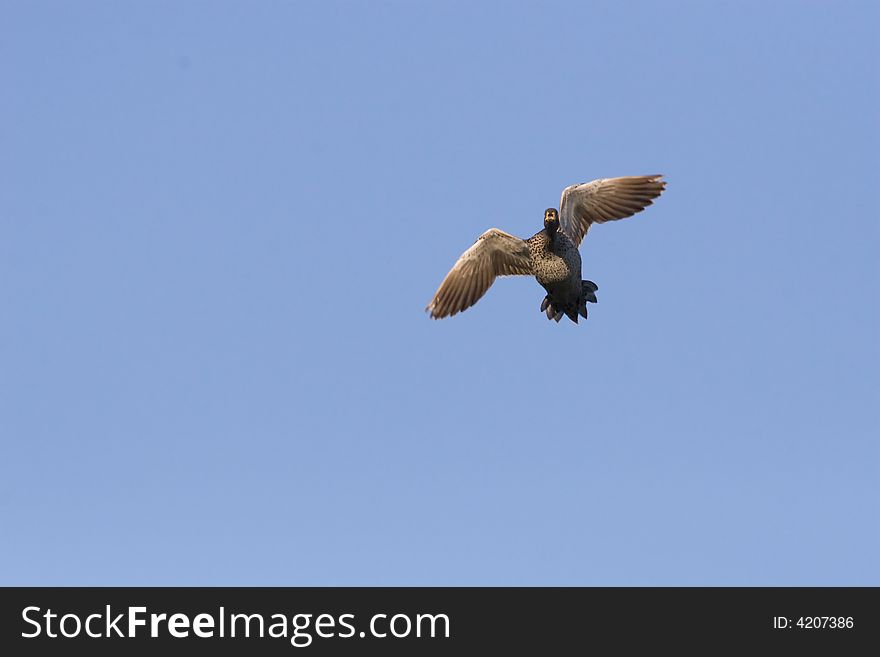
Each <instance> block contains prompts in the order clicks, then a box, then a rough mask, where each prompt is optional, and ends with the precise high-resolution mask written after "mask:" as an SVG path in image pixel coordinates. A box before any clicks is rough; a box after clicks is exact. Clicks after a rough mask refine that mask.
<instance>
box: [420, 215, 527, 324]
mask: <svg viewBox="0 0 880 657" xmlns="http://www.w3.org/2000/svg"><path fill="white" fill-rule="evenodd" d="M532 273H533V268H532V259H531V257H530V256H529V247H528V244H526V243H525V241H523V240H521V239H520V238H518V237H516V236H514V235H510V234H509V233H505V232H504V231H503V230H498V229H497V228H490V229H489V230H487V231H486V232H485V233H483V234H482V235H480V236H479V237H478V238H477V241H476V242H474V245H473V246H472V247H471V248H469V249H468V250H467V251H465V252H464V253H462V254H461V257H460V258H459V259H458V261H457V262H456V263H455V266H453V268H452V269H451V270H450V271H449V273H448V274H446V278H444V279H443V282H442V283H441V284H440V287H439V288H438V289H437V293H436V294H435V295H434V298H433V299H432V300H431V303H429V304H428V307H427V308H425V310H427V311H428V312H429V313H431V317H432V318H433V319H440V318H441V317H449V316H450V315H455V314H456V313H459V312H461V311H463V310H466V309H468V308H470V307H471V306H472V305H474V304H475V303H476V302H477V301H479V300H480V298H481V297H482V296H483V295H484V294H486V291H487V290H488V289H489V287H491V285H492V283H494V282H495V277H496V276H514V275H529V274H532Z"/></svg>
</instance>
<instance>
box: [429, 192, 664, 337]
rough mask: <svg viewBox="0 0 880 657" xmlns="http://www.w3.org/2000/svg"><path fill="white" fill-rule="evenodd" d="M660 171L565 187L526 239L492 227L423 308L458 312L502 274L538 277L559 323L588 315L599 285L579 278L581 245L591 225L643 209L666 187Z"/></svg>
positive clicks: (546, 308)
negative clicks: (658, 172) (652, 173)
mask: <svg viewBox="0 0 880 657" xmlns="http://www.w3.org/2000/svg"><path fill="white" fill-rule="evenodd" d="M662 178H663V176H662V175H656V176H625V177H622V178H600V179H599V180H594V181H592V182H588V183H581V184H578V185H570V186H568V187H566V188H565V189H564V190H562V198H560V199H559V210H558V211H557V210H556V208H547V210H545V211H544V228H543V229H542V230H540V231H539V232H537V233H535V234H534V235H532V236H531V237H530V238H529V239H527V240H523V239H520V238H519V237H516V236H514V235H511V234H509V233H505V232H504V231H503V230H499V229H498V228H490V229H489V230H487V231H486V232H485V233H483V234H482V235H480V236H479V237H478V238H477V241H476V242H474V245H473V246H472V247H471V248H469V249H468V250H467V251H465V252H464V253H462V254H461V257H460V258H459V259H458V261H457V262H456V263H455V266H453V268H452V269H451V270H450V271H449V273H448V274H446V278H444V279H443V282H442V283H441V284H440V287H439V288H438V289H437V293H436V294H435V295H434V298H433V299H432V300H431V303H429V304H428V307H427V308H426V309H425V310H426V311H427V312H429V313H430V314H431V317H432V318H433V319H441V318H443V317H449V316H451V315H455V314H456V313H460V312H462V311H463V310H467V309H468V308H470V307H471V306H473V305H474V304H475V303H476V302H477V301H479V300H480V298H482V296H483V295H484V294H486V291H487V290H488V289H489V288H490V287H491V286H492V283H494V282H495V278H496V277H498V276H534V277H535V279H537V281H538V283H540V284H541V285H542V286H543V288H544V289H545V290H547V296H545V297H544V300H543V301H542V302H541V311H542V312H545V313H547V318H548V319H554V320H556V321H557V322H558V321H559V320H560V319H562V316H563V315H565V316H566V317H568V318H569V319H570V320H571V321H573V322H574V323H575V324H577V321H578V315H580V316H581V317H583V318H584V319H586V318H587V302H588V301H589V302H591V303H596V290H598V289H599V287H598V286H597V285H596V284H595V283H593V282H592V281H585V280H581V255H580V253H578V247H579V246H580V243H581V240H583V239H584V236H585V235H586V234H587V231H588V230H589V229H590V226H591V225H592V224H601V223H605V222H606V221H616V220H617V219H623V218H625V217H631V216H632V215H634V214H635V213H636V212H641V211H642V210H644V209H645V208H646V207H648V206H649V205H651V203H653V199H655V198H657V197H658V196H660V194H661V193H662V192H663V190H664V188H665V187H666V182H665V181H664V180H663V179H662Z"/></svg>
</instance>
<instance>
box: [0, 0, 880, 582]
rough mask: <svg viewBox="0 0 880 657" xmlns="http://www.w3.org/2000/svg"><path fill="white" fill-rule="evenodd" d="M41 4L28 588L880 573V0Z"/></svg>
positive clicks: (1, 516) (1, 358) (25, 388)
mask: <svg viewBox="0 0 880 657" xmlns="http://www.w3.org/2000/svg"><path fill="white" fill-rule="evenodd" d="M0 14H2V28H0V80H2V87H3V90H4V91H3V94H2V101H0V179H2V181H3V182H2V185H0V307H2V313H0V527H2V539H0V583H2V584H7V585H9V584H18V585H52V584H54V585H160V584H163V585H307V584H308V585H422V584H432V585H515V584H526V585H808V584H812V585H831V584H840V585H843V584H848V585H853V584H856V585H858V584H872V585H880V560H878V556H877V555H878V554H880V443H878V436H880V413H878V408H880V376H878V372H880V341H878V335H880V313H878V308H877V284H878V282H880V259H878V246H880V235H878V220H877V217H878V210H877V202H878V201H877V191H878V189H880V129H878V123H877V120H878V116H880V83H878V73H877V61H880V46H878V42H877V33H878V27H880V6H878V4H877V3H876V2H800V1H798V2H766V1H760V2H717V3H716V2H713V3H707V2H702V1H695V2H662V3H661V2H616V1H608V2H592V3H588V2H577V3H543V2H542V3H538V2H530V3H502V4H496V3H488V2H481V3H471V2H444V3H440V2H366V1H364V2H346V3H340V2H317V1H315V2H280V1H278V2H255V3H250V2H247V3H246V2H243V1H238V2H214V1H211V2H208V1H207V0H203V1H200V2H195V1H192V2H170V1H165V2H125V3H118V2H110V1H109V0H107V1H105V2H91V1H87V0H84V1H82V2H75V3H62V2H45V1H44V2H24V1H14V2H4V3H3V6H2V10H0ZM650 173H663V174H665V175H666V178H667V180H668V182H669V186H668V188H667V191H666V193H665V194H664V195H663V197H662V198H661V199H659V201H658V202H657V203H656V204H655V205H654V206H652V207H651V208H649V209H648V210H647V211H646V212H644V213H642V214H640V215H637V216H636V217H635V218H633V219H629V220H626V221H622V222H618V223H613V224H606V225H603V226H598V227H595V228H594V229H593V230H592V231H591V233H590V235H589V236H588V237H587V239H586V240H585V242H584V244H583V246H582V249H581V252H582V254H583V256H584V271H583V273H584V277H585V278H590V279H592V280H594V281H596V282H597V283H598V284H599V288H600V290H599V294H598V296H599V303H598V304H597V305H596V306H591V308H590V310H591V313H590V319H589V321H587V322H581V323H580V324H579V325H574V324H572V323H570V322H568V321H567V320H564V321H563V322H562V323H560V324H556V323H554V322H548V321H547V319H546V318H545V317H544V316H543V315H542V314H541V313H540V312H539V310H538V308H539V305H540V302H541V300H542V299H543V297H544V291H543V290H542V289H541V288H540V286H539V285H538V284H537V283H536V282H535V281H534V280H533V279H528V278H515V279H502V280H500V281H498V282H496V284H495V285H494V287H493V288H492V289H491V290H490V291H489V293H488V294H487V296H486V297H484V299H483V300H482V301H480V303H479V304H477V305H476V306H475V307H474V308H472V309H470V310H468V311H467V312H465V313H464V314H462V315H458V316H456V317H454V318H451V319H447V320H443V321H439V322H435V321H432V320H430V319H429V318H428V317H427V316H426V315H425V313H424V312H423V309H424V307H425V305H426V304H427V302H428V301H429V300H430V298H431V296H432V294H433V293H434V291H435V289H436V287H437V285H438V284H439V283H440V281H441V280H442V278H443V276H444V275H445V274H446V272H447V271H448V270H449V268H450V267H451V266H452V264H453V263H454V262H455V259H456V258H457V257H458V256H459V254H460V253H461V252H462V251H464V250H465V249H466V248H467V247H469V246H470V245H471V244H472V242H473V241H474V239H475V238H476V237H477V236H478V235H479V234H480V233H482V232H483V231H484V230H486V229H487V228H490V227H492V226H497V227H499V228H502V229H504V230H506V231H508V232H511V233H514V234H517V235H520V236H524V237H527V236H529V235H531V234H532V233H534V232H535V231H537V230H538V229H539V228H540V227H541V219H542V217H543V211H544V209H545V208H546V207H549V206H555V205H557V204H558V199H559V194H560V191H561V190H562V188H563V187H565V186H566V185H569V184H571V183H575V182H583V181H587V180H591V179H593V178H599V177H611V176H618V175H633V174H650Z"/></svg>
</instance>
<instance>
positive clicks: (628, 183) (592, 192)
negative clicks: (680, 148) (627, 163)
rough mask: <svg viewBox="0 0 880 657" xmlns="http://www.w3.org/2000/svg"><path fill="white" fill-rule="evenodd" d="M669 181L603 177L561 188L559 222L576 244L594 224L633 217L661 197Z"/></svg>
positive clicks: (645, 178) (654, 178)
mask: <svg viewBox="0 0 880 657" xmlns="http://www.w3.org/2000/svg"><path fill="white" fill-rule="evenodd" d="M665 187H666V182H665V181H664V180H663V176H661V175H656V176H625V177H623V178H600V179H599V180H594V181H592V182H588V183H581V184H580V185H570V186H569V187H566V188H565V189H564V190H562V198H560V199H559V223H560V226H561V228H562V230H563V232H564V233H565V234H566V235H568V237H569V239H571V240H572V241H573V242H574V243H575V244H580V243H581V240H582V239H584V235H586V234H587V231H588V230H589V228H590V225H592V224H601V223H603V222H606V221H615V220H617V219H623V218H624V217H631V216H632V215H634V214H635V213H636V212H641V211H642V210H644V209H645V208H646V207H648V206H649V205H651V203H652V202H653V199H655V198H657V197H658V196H660V194H661V193H662V192H663V189H664V188H665Z"/></svg>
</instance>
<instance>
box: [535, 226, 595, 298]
mask: <svg viewBox="0 0 880 657" xmlns="http://www.w3.org/2000/svg"><path fill="white" fill-rule="evenodd" d="M526 242H527V244H528V245H529V253H530V254H531V256H532V262H533V263H534V266H535V278H537V279H538V282H539V283H540V284H541V285H543V286H544V287H547V286H548V285H549V286H553V287H556V286H558V284H559V283H563V282H566V281H575V282H576V283H577V285H578V287H579V286H580V282H581V254H580V253H578V250H577V247H575V245H574V244H572V242H571V240H569V239H568V237H566V236H565V235H564V234H563V233H557V234H556V237H555V239H554V240H553V242H552V244H551V241H550V236H549V235H547V233H546V232H545V231H541V232H540V233H537V234H535V235H534V236H532V237H530V238H529V239H528V240H526Z"/></svg>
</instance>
